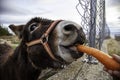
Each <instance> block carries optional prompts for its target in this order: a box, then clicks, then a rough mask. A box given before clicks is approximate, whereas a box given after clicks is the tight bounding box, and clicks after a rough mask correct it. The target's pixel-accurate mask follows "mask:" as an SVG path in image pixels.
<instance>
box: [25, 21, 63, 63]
mask: <svg viewBox="0 0 120 80" xmlns="http://www.w3.org/2000/svg"><path fill="white" fill-rule="evenodd" d="M60 21H62V20H56V21H54V22H53V23H52V24H51V25H50V27H49V28H48V29H47V31H46V32H45V33H44V34H43V35H42V36H41V38H39V39H37V40H33V41H31V42H28V43H26V45H27V47H30V46H33V45H35V44H39V43H41V44H42V45H43V47H44V48H45V50H46V51H47V53H48V55H49V56H50V57H51V58H52V59H53V60H56V61H59V60H58V59H57V58H55V56H54V55H53V53H52V51H51V49H50V46H49V44H48V37H49V34H50V33H51V31H52V30H53V29H54V28H55V26H56V25H57V24H58V23H59V22H60Z"/></svg>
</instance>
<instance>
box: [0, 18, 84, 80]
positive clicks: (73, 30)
mask: <svg viewBox="0 0 120 80" xmlns="http://www.w3.org/2000/svg"><path fill="white" fill-rule="evenodd" d="M9 27H10V28H11V29H12V30H13V32H15V34H16V35H18V36H19V38H20V39H21V42H20V44H19V46H18V47H17V48H16V49H15V51H14V53H13V54H12V55H9V57H8V58H7V60H6V61H5V62H2V59H4V58H2V56H1V59H0V60H1V61H0V62H1V63H0V80H37V78H38V76H39V74H40V72H41V70H43V69H45V68H47V67H48V68H49V67H52V68H60V67H61V65H64V64H69V63H71V62H72V61H74V60H76V59H78V58H80V57H81V56H82V55H83V53H80V52H78V51H77V50H76V48H75V45H76V44H78V43H79V44H83V43H84V41H85V34H84V32H83V30H82V27H81V26H79V25H78V24H76V23H74V22H72V21H66V20H57V21H55V20H48V19H42V18H38V17H36V18H33V19H32V20H30V21H29V22H28V23H27V24H25V25H19V26H15V25H10V26H9Z"/></svg>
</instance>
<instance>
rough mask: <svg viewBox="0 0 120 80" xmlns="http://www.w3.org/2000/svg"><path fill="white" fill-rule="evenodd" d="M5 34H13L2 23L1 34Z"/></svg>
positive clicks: (0, 26)
mask: <svg viewBox="0 0 120 80" xmlns="http://www.w3.org/2000/svg"><path fill="white" fill-rule="evenodd" d="M4 35H7V36H10V35H12V34H11V33H9V31H8V29H7V28H4V27H3V26H2V25H1V24H0V36H4Z"/></svg>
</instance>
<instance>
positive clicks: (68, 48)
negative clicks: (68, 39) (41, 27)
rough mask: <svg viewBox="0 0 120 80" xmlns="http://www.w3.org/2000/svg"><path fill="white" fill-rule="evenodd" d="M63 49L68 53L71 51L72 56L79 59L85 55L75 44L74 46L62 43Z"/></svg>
mask: <svg viewBox="0 0 120 80" xmlns="http://www.w3.org/2000/svg"><path fill="white" fill-rule="evenodd" d="M60 47H61V49H62V50H65V51H66V53H69V54H71V56H72V57H73V58H74V59H78V58H80V57H82V56H83V53H82V52H78V50H77V48H76V46H75V45H72V46H64V45H60ZM66 53H63V54H66Z"/></svg>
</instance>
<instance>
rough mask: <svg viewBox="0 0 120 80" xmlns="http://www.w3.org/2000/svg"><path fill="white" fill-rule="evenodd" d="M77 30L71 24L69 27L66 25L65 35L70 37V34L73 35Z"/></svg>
mask: <svg viewBox="0 0 120 80" xmlns="http://www.w3.org/2000/svg"><path fill="white" fill-rule="evenodd" d="M75 29H76V28H75V26H74V25H72V24H69V25H66V26H64V27H63V33H64V34H65V35H70V34H72V33H73V32H74V31H75Z"/></svg>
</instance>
